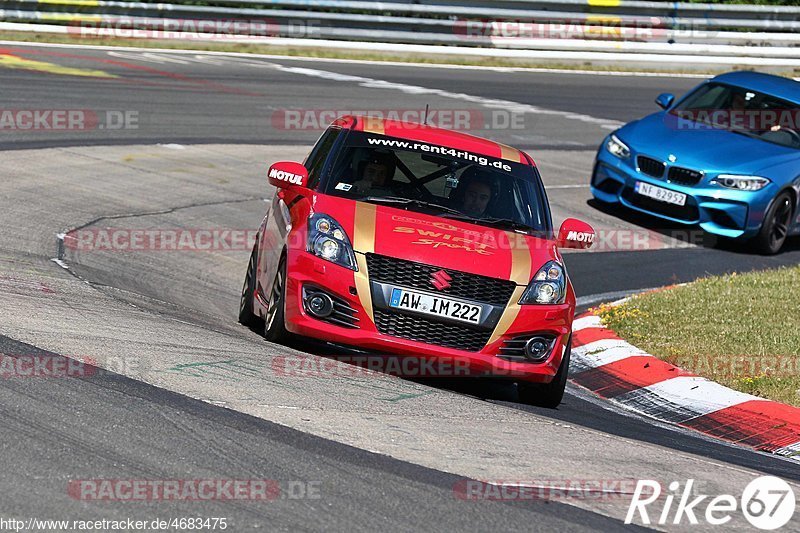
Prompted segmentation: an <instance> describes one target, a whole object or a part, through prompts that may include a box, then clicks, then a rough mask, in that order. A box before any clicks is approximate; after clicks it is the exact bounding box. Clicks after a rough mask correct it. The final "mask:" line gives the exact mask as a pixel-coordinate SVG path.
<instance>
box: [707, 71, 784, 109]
mask: <svg viewBox="0 0 800 533" xmlns="http://www.w3.org/2000/svg"><path fill="white" fill-rule="evenodd" d="M711 81H719V82H722V83H726V84H728V85H735V86H737V87H741V88H743V89H752V90H754V91H758V92H761V93H766V94H769V95H771V96H776V97H778V98H780V99H782V100H787V101H789V102H792V103H795V104H800V82H798V81H795V80H793V79H791V78H784V77H782V76H774V75H772V74H764V73H763V72H750V71H740V72H728V73H726V74H720V75H719V76H717V77H715V78H713V79H712V80H711Z"/></svg>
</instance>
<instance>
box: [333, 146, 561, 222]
mask: <svg viewBox="0 0 800 533" xmlns="http://www.w3.org/2000/svg"><path fill="white" fill-rule="evenodd" d="M321 190H323V191H324V192H325V193H326V194H330V195H333V196H340V197H343V198H350V199H353V200H358V201H362V202H370V203H375V204H379V205H387V206H391V207H396V208H399V209H405V210H409V211H417V212H424V213H429V214H432V215H435V216H440V217H443V218H450V219H454V220H462V221H466V222H470V223H473V224H478V225H483V226H491V227H496V228H498V229H503V230H511V231H518V232H523V233H527V234H529V235H536V236H542V235H548V234H549V231H551V227H550V225H551V224H550V218H549V210H548V209H547V205H546V200H545V198H544V193H543V189H542V185H541V181H540V178H539V174H538V173H537V171H536V168H535V167H533V166H530V165H525V164H522V163H515V162H512V161H509V160H506V159H496V158H492V157H488V156H484V155H481V154H475V153H471V152H468V151H466V150H458V149H455V148H449V147H446V146H436V145H432V144H427V143H422V142H416V141H406V140H403V139H396V138H393V137H387V136H383V135H376V134H371V133H364V132H359V131H351V132H349V133H348V136H347V139H346V142H345V145H344V146H343V148H342V150H341V152H340V153H339V155H338V157H337V159H336V162H335V164H334V166H333V169H332V171H331V173H330V175H329V176H327V178H326V180H325V182H324V183H323V184H322V189H321Z"/></svg>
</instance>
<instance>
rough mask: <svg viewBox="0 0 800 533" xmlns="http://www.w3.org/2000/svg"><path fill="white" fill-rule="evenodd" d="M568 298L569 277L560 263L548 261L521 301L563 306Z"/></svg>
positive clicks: (523, 294)
mask: <svg viewBox="0 0 800 533" xmlns="http://www.w3.org/2000/svg"><path fill="white" fill-rule="evenodd" d="M566 298H567V275H566V272H564V267H563V266H562V265H561V263H559V262H558V261H548V262H547V263H545V264H544V266H543V267H542V268H540V269H539V272H537V273H536V275H535V276H533V279H532V280H531V282H530V284H529V285H528V288H527V289H525V292H524V293H522V298H520V299H519V303H520V305H526V304H539V305H550V304H563V303H564V300H565V299H566Z"/></svg>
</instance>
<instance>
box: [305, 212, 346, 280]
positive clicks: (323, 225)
mask: <svg viewBox="0 0 800 533" xmlns="http://www.w3.org/2000/svg"><path fill="white" fill-rule="evenodd" d="M307 243H308V244H307V248H306V250H307V251H308V252H310V253H312V254H314V255H316V256H317V257H320V258H322V259H325V260H326V261H330V262H331V263H336V264H337V265H341V266H343V267H346V268H349V269H350V270H358V267H357V266H356V256H355V254H354V253H353V246H352V245H351V244H350V239H348V238H347V233H345V232H344V230H343V229H342V226H341V225H340V224H339V223H338V222H336V220H334V219H333V218H332V217H329V216H328V215H325V214H323V213H315V214H313V215H311V216H310V217H309V218H308V240H307Z"/></svg>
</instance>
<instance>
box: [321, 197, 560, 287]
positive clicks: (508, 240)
mask: <svg viewBox="0 0 800 533" xmlns="http://www.w3.org/2000/svg"><path fill="white" fill-rule="evenodd" d="M313 209H314V211H315V212H317V213H326V214H328V215H330V216H331V217H333V218H335V219H336V220H337V221H338V222H339V223H340V224H341V225H342V226H343V228H344V230H345V231H346V232H347V234H348V235H349V237H350V240H351V243H352V244H353V248H354V249H355V251H356V252H357V253H362V254H363V253H376V254H380V255H386V256H390V257H396V258H399V259H405V260H408V261H416V262H419V263H424V264H428V265H434V266H438V267H441V268H445V269H452V270H460V271H463V272H469V273H472V274H478V275H482V276H488V277H492V278H502V279H510V280H513V281H514V282H516V283H517V284H518V285H527V284H528V283H529V282H530V279H531V278H532V277H533V275H534V274H536V272H537V271H538V270H539V269H540V268H541V267H542V266H543V265H544V264H545V263H546V262H547V261H550V260H553V259H558V260H561V257H560V255H559V252H558V250H557V248H556V245H555V242H554V241H552V240H548V239H540V238H536V237H531V236H529V235H524V234H520V233H516V232H513V231H503V230H498V229H494V228H487V227H485V226H478V225H475V224H469V223H465V222H461V221H456V220H449V219H445V218H441V217H436V216H432V215H427V214H423V213H418V212H414V211H407V210H405V209H397V208H393V207H387V206H380V205H376V204H371V203H366V202H356V201H353V200H347V199H344V198H337V197H333V196H327V195H315V198H314V202H313Z"/></svg>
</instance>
